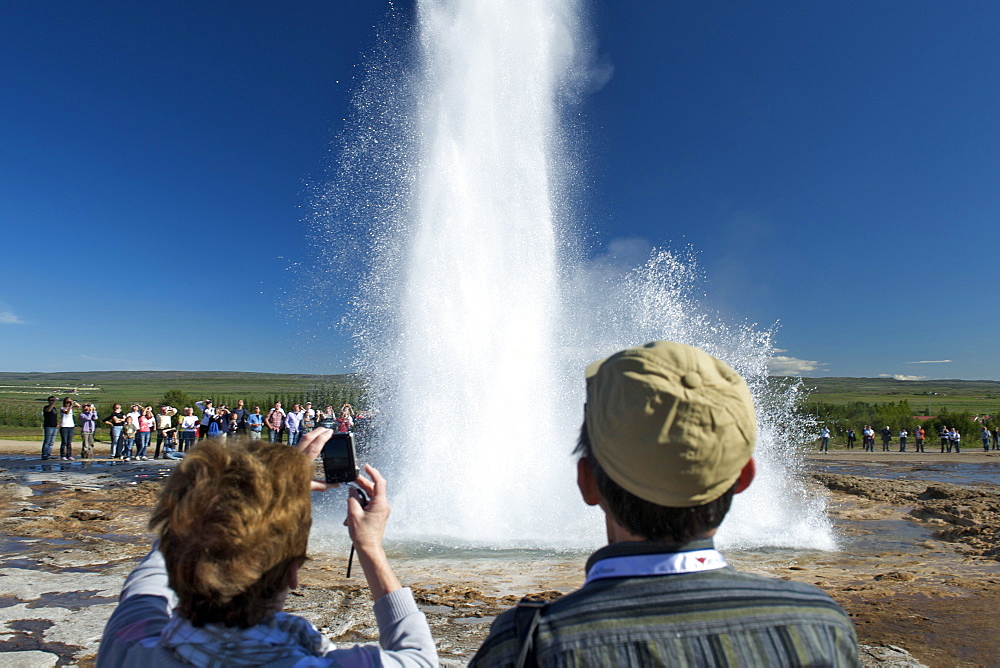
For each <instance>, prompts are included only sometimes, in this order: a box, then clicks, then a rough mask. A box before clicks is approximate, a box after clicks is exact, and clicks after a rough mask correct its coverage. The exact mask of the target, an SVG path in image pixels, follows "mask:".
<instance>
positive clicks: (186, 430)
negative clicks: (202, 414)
mask: <svg viewBox="0 0 1000 668" xmlns="http://www.w3.org/2000/svg"><path fill="white" fill-rule="evenodd" d="M198 423H199V419H198V416H197V415H195V414H194V410H193V409H192V408H191V407H190V406H188V407H186V408H185V409H184V415H183V417H181V421H180V430H181V433H180V437H181V440H180V444H179V445H178V449H179V450H180V452H189V451H190V450H191V447H192V446H193V445H194V439H195V437H196V436H197V435H198Z"/></svg>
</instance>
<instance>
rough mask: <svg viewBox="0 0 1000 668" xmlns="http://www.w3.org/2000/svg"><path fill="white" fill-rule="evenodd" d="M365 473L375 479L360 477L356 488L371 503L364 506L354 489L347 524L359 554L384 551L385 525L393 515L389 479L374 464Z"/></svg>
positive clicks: (348, 509) (352, 489)
mask: <svg viewBox="0 0 1000 668" xmlns="http://www.w3.org/2000/svg"><path fill="white" fill-rule="evenodd" d="M365 473H367V474H368V475H369V476H370V478H371V479H370V480H369V479H368V478H365V477H364V476H358V478H357V480H355V481H354V484H355V485H357V486H358V487H360V488H361V489H363V490H364V492H365V495H366V496H367V497H368V503H367V504H365V505H362V503H361V502H362V497H361V494H360V493H359V492H358V490H357V489H355V488H353V487H352V488H351V490H350V496H349V497H348V499H347V519H345V520H344V526H346V527H347V530H348V532H350V534H351V540H352V541H353V542H354V546H355V548H356V549H357V550H358V552H359V553H361V552H371V551H373V550H377V549H381V547H382V537H383V535H384V534H385V525H386V522H388V521H389V514H390V513H392V506H390V505H389V499H388V497H387V496H386V483H385V478H383V477H382V474H381V473H379V472H378V470H377V469H376V468H375V467H374V466H371V465H370V464H365Z"/></svg>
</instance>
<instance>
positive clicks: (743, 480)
mask: <svg viewBox="0 0 1000 668" xmlns="http://www.w3.org/2000/svg"><path fill="white" fill-rule="evenodd" d="M755 475H757V465H756V464H754V463H753V457H751V458H750V461H748V462H747V463H746V465H744V467H743V470H742V471H740V477H739V478H737V479H736V490H735V491H734V492H733V493H734V494H739V493H740V492H742V491H743V490H745V489H746V488H747V487H749V486H750V483H752V482H753V478H754V476H755Z"/></svg>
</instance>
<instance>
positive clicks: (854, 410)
mask: <svg viewBox="0 0 1000 668" xmlns="http://www.w3.org/2000/svg"><path fill="white" fill-rule="evenodd" d="M802 410H803V411H804V412H806V413H810V414H812V415H814V416H815V417H816V420H817V421H818V422H819V424H820V425H824V426H826V427H829V429H830V431H831V432H832V435H833V436H834V437H842V438H846V437H847V430H848V429H854V431H855V432H856V433H857V434H858V438H860V433H861V430H862V429H864V426H865V425H866V424H868V425H871V426H872V427H873V428H874V429H875V431H879V430H881V429H884V428H885V427H886V426H887V425H888V427H889V428H890V429H891V430H892V433H893V435H895V434H898V433H899V431H900V429H906V430H907V431H908V432H910V433H911V434H912V433H913V430H914V429H916V428H917V426H918V425H922V426H923V428H924V429H925V430H926V431H927V436H928V438H930V437H931V436H936V435H937V433H938V432H939V431H941V428H942V427H945V426H947V427H955V428H957V429H958V430H959V431H960V432H961V433H962V434H963V435H965V434H966V433H969V432H970V430H971V429H975V430H976V431H978V430H979V428H980V427H981V426H982V425H984V424H985V425H986V426H987V427H988V428H990V429H992V428H993V427H994V426H996V425H997V424H1000V420H998V419H997V418H996V417H993V418H990V419H989V420H985V421H977V420H975V419H974V418H976V417H977V416H975V415H973V414H972V413H970V412H969V411H955V412H951V411H949V410H948V409H947V408H942V409H941V411H940V412H939V413H938V415H935V416H930V417H927V418H923V419H921V418H920V417H917V416H915V415H914V412H913V409H911V408H910V402H909V401H907V400H906V399H903V400H902V401H895V402H894V401H887V402H885V403H875V404H870V403H867V402H864V401H850V402H848V403H846V404H827V403H820V402H815V401H810V402H809V403H808V405H806V406H803V407H802Z"/></svg>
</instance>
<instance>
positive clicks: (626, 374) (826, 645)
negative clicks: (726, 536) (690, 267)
mask: <svg viewBox="0 0 1000 668" xmlns="http://www.w3.org/2000/svg"><path fill="white" fill-rule="evenodd" d="M586 378H587V396H586V403H585V404H584V411H583V412H584V420H583V426H582V427H581V429H580V438H579V442H578V445H577V449H576V453H577V454H578V455H579V460H578V461H577V467H576V479H577V486H578V487H579V489H580V493H581V496H582V497H583V502H584V503H586V504H587V505H590V506H599V507H600V509H601V511H602V512H603V513H604V519H605V527H606V531H607V539H608V545H606V546H605V547H602V548H601V549H599V550H598V551H597V552H595V553H594V554H593V555H591V557H590V559H589V560H588V561H587V570H586V581H585V584H584V585H583V587H582V588H580V589H578V590H577V591H575V592H572V593H570V594H568V595H566V596H563V597H562V598H559V599H556V600H554V601H552V602H549V603H544V602H540V601H533V600H527V599H526V600H523V601H522V602H521V603H520V604H519V605H518V607H517V608H514V609H513V610H508V611H507V612H505V613H503V614H502V615H500V616H499V617H497V619H496V621H495V622H494V623H493V626H492V628H491V629H490V634H489V637H487V639H486V641H485V642H484V643H483V645H482V646H481V647H480V648H479V651H478V652H477V653H476V655H475V656H474V657H473V659H472V662H471V663H470V664H469V665H470V666H490V667H492V666H511V665H546V666H570V665H572V666H631V665H655V666H672V665H686V666H726V665H729V666H735V665H740V666H858V665H859V661H858V644H857V638H856V637H855V633H854V627H853V625H852V624H851V620H850V618H849V617H848V616H847V614H846V613H845V612H844V611H843V609H842V608H841V607H840V606H839V605H837V604H836V603H835V602H834V601H833V599H831V598H830V597H829V596H828V595H827V594H825V593H823V592H822V591H820V590H819V589H817V588H816V587H814V586H812V585H809V584H803V583H799V582H791V581H786V580H779V579H774V578H767V577H763V576H760V575H754V574H750V573H741V572H739V571H736V570H735V569H733V568H731V567H730V566H728V565H727V563H726V560H725V558H724V557H723V556H722V554H720V553H719V552H718V551H717V550H716V549H715V547H714V545H713V536H714V535H715V533H716V530H717V529H718V527H719V525H720V524H721V523H722V521H723V519H724V518H725V516H726V513H727V512H729V507H730V503H731V501H732V498H733V496H734V495H736V494H739V493H740V492H742V491H744V490H745V489H746V488H747V487H749V485H750V484H751V482H752V481H753V478H754V471H755V468H754V461H753V449H754V444H755V440H756V435H757V421H756V413H755V409H754V405H753V399H752V397H751V395H750V390H749V389H748V388H747V385H746V383H745V382H744V380H743V379H742V378H741V377H740V376H739V374H737V373H736V372H735V371H733V370H732V369H731V368H730V367H729V366H728V365H726V364H725V363H724V362H722V361H721V360H718V359H716V358H714V357H712V356H711V355H709V354H708V353H706V352H704V351H703V350H700V349H698V348H695V347H693V346H687V345H683V344H679V343H672V342H668V341H654V342H652V343H648V344H646V345H645V346H642V347H638V348H630V349H628V350H624V351H621V352H619V353H616V354H614V355H612V356H611V357H609V358H607V359H605V360H601V361H599V362H595V363H594V364H591V365H590V366H588V367H587V372H586Z"/></svg>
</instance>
